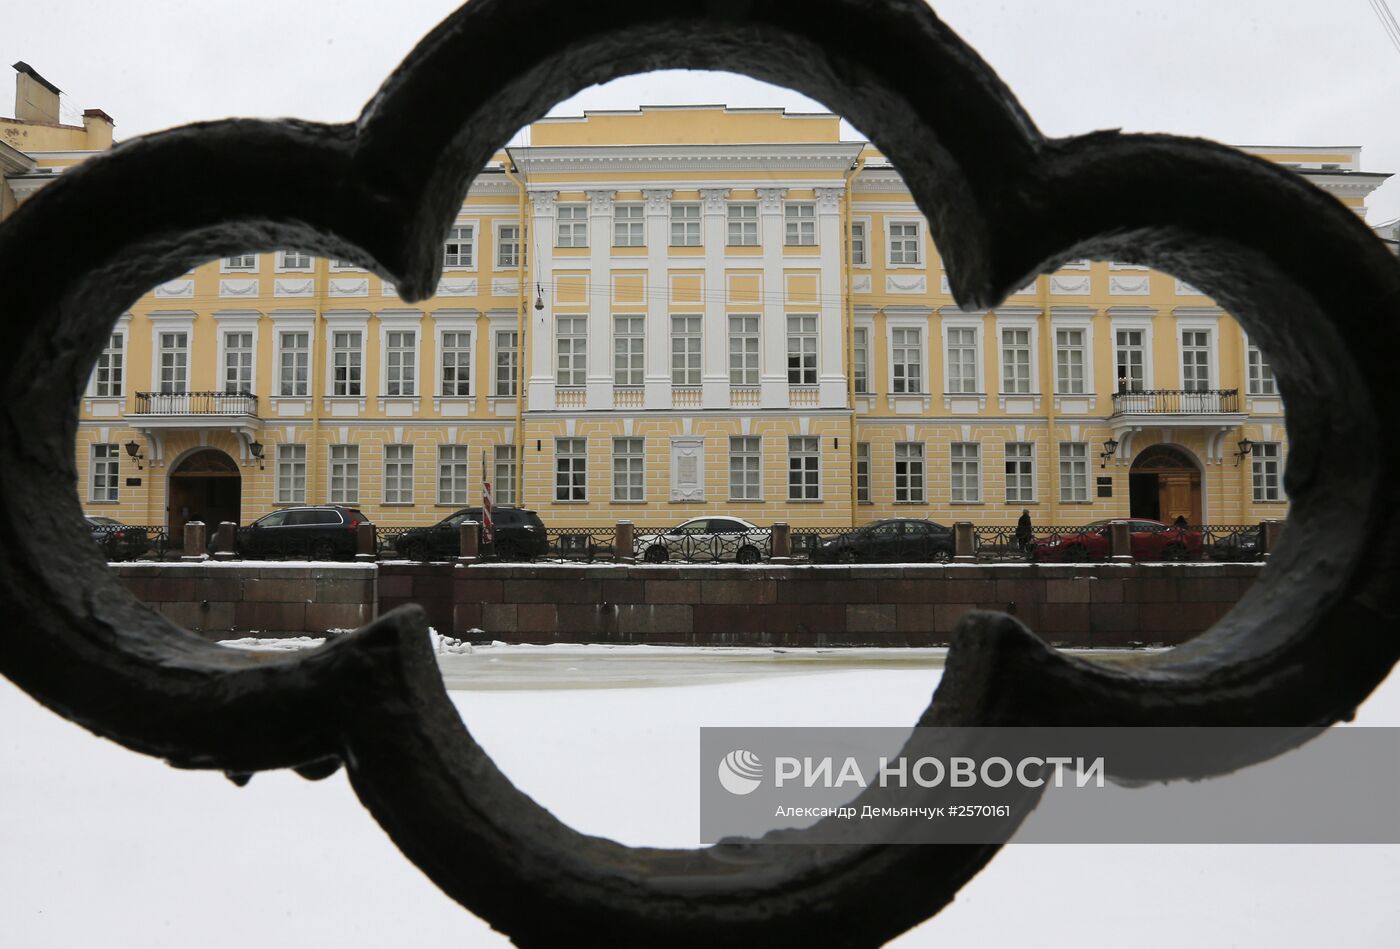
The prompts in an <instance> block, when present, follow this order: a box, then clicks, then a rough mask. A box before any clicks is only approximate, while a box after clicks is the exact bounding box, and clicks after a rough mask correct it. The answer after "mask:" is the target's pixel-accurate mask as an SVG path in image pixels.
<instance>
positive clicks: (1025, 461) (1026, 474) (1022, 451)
mask: <svg viewBox="0 0 1400 949" xmlns="http://www.w3.org/2000/svg"><path fill="white" fill-rule="evenodd" d="M1034 452H1035V446H1034V445H1032V444H1031V443H1030V442H1008V443H1007V445H1006V500H1008V501H1020V502H1027V501H1034V500H1035V454H1034Z"/></svg>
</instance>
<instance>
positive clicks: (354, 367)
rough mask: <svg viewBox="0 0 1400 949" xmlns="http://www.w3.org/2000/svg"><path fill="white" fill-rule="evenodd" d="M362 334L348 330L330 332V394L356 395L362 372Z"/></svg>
mask: <svg viewBox="0 0 1400 949" xmlns="http://www.w3.org/2000/svg"><path fill="white" fill-rule="evenodd" d="M362 347H363V335H362V334H361V333H358V332H354V331H350V330H338V331H336V332H335V333H332V334H331V369H332V378H331V395H341V396H357V395H360V394H361V390H360V382H361V379H362V378H363V374H364V366H363V362H364V350H363V348H362Z"/></svg>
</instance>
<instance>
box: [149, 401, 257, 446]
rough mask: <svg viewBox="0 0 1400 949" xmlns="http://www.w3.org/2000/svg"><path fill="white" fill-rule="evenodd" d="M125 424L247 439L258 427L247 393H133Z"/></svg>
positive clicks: (253, 403)
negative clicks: (133, 401) (226, 433)
mask: <svg viewBox="0 0 1400 949" xmlns="http://www.w3.org/2000/svg"><path fill="white" fill-rule="evenodd" d="M126 419H127V422H128V423H129V424H130V425H131V426H132V427H133V428H136V429H138V430H140V431H144V432H147V433H150V432H152V431H153V430H156V429H165V430H172V429H223V430H227V431H232V432H237V433H239V434H242V435H245V436H247V437H248V438H250V439H251V438H252V437H254V434H253V433H254V432H256V431H257V429H258V428H260V427H261V426H262V419H261V418H259V417H258V397H257V396H255V395H253V394H251V393H249V392H137V393H136V406H135V408H134V410H133V411H131V412H129V413H128V414H127V416H126Z"/></svg>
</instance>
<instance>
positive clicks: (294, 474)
mask: <svg viewBox="0 0 1400 949" xmlns="http://www.w3.org/2000/svg"><path fill="white" fill-rule="evenodd" d="M277 503H278V504H305V503H306V446H305V445H278V446H277Z"/></svg>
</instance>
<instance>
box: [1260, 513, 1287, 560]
mask: <svg viewBox="0 0 1400 949" xmlns="http://www.w3.org/2000/svg"><path fill="white" fill-rule="evenodd" d="M1282 535H1283V521H1263V522H1262V523H1260V525H1259V548H1260V553H1261V555H1262V556H1264V557H1269V556H1271V555H1272V554H1273V552H1274V550H1275V549H1277V547H1278V541H1279V537H1281V536H1282Z"/></svg>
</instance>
